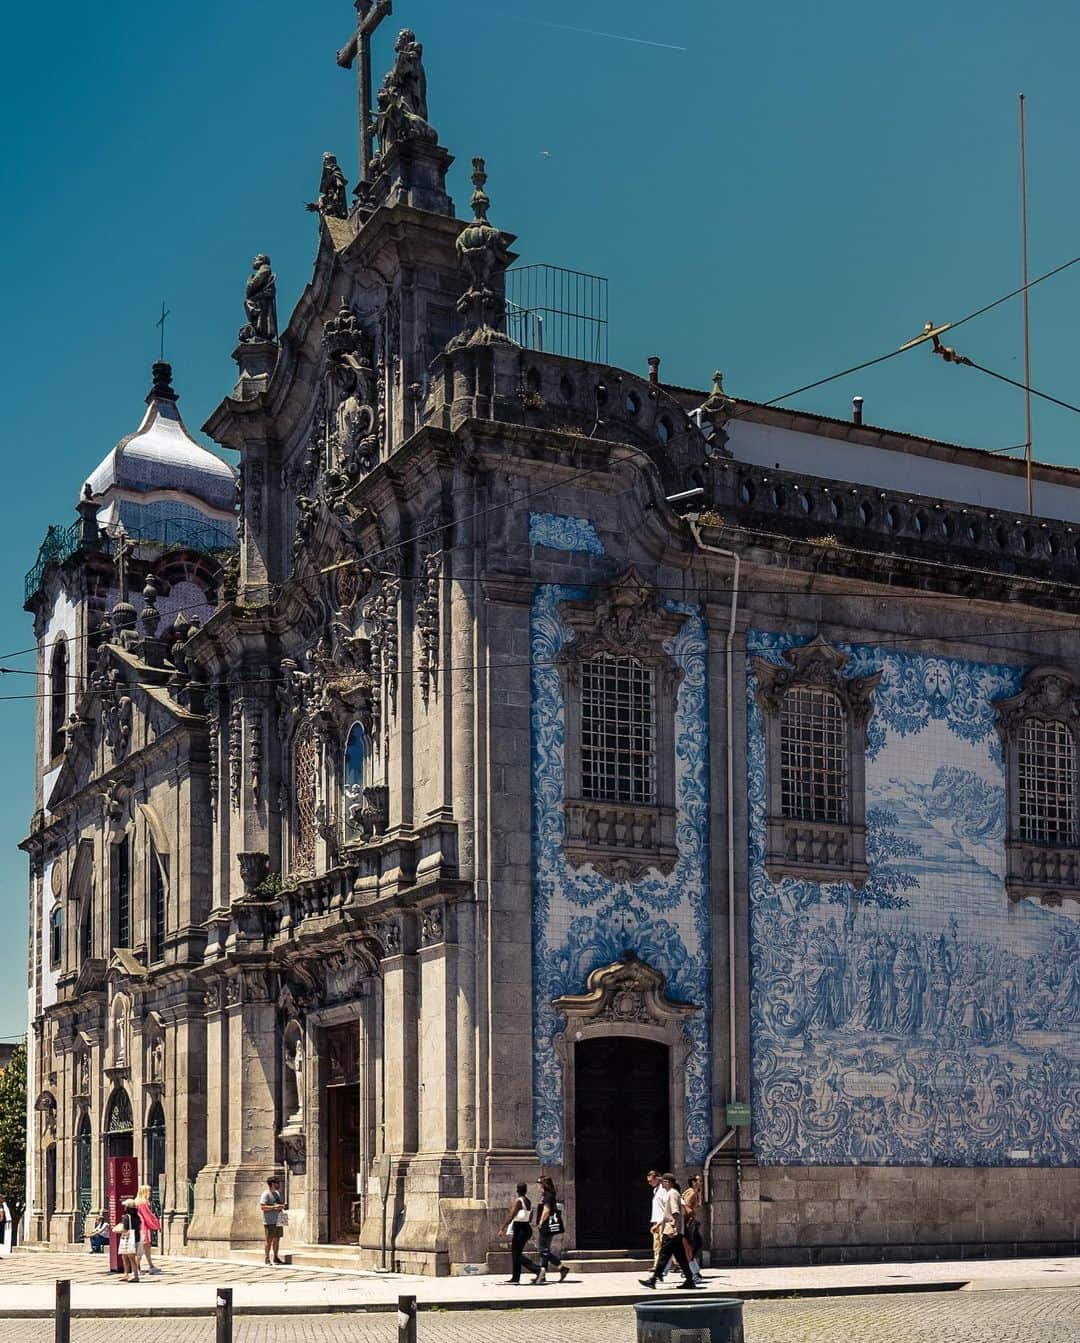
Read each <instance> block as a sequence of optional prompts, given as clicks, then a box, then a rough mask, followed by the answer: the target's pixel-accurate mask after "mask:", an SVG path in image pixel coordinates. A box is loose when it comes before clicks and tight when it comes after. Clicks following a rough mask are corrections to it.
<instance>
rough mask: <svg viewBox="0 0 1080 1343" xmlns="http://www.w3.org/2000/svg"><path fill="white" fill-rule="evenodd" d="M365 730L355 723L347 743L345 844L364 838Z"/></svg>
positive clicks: (344, 784)
mask: <svg viewBox="0 0 1080 1343" xmlns="http://www.w3.org/2000/svg"><path fill="white" fill-rule="evenodd" d="M364 755H365V750H364V729H363V727H362V726H361V724H360V723H354V724H353V725H352V727H351V728H350V729H349V736H348V739H347V741H346V742H345V764H344V775H343V779H342V794H343V797H344V802H345V843H346V844H353V843H355V842H356V841H357V840H360V839H363V838H364V827H363V824H362V822H361V815H362V811H363V806H364Z"/></svg>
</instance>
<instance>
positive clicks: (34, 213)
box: [0, 0, 1080, 1035]
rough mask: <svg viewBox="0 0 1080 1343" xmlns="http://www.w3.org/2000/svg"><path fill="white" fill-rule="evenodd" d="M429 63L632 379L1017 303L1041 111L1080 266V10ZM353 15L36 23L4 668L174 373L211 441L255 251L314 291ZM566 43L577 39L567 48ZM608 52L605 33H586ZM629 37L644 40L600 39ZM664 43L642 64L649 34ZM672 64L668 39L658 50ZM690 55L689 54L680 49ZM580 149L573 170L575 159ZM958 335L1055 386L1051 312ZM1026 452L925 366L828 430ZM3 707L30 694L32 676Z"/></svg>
mask: <svg viewBox="0 0 1080 1343" xmlns="http://www.w3.org/2000/svg"><path fill="white" fill-rule="evenodd" d="M394 7H395V14H394V16H393V19H392V20H391V21H390V22H389V23H388V24H387V25H384V28H383V30H382V33H381V34H380V37H379V39H378V45H377V51H376V59H375V63H374V64H375V71H376V78H377V79H378V78H380V77H381V74H382V71H383V70H384V69H385V68H386V67H387V66H388V64H389V56H388V53H389V51H390V47H391V40H392V34H393V32H395V31H396V30H397V28H398V27H400V26H403V25H406V24H407V25H409V26H410V27H413V28H415V29H416V31H417V34H418V36H419V38H420V39H421V41H422V42H423V43H424V47H425V55H426V62H427V69H428V83H429V95H430V106H431V116H432V120H433V122H434V124H435V125H436V126H437V128H438V130H439V131H440V134H441V138H442V141H443V143H444V144H445V145H446V146H447V147H448V148H449V149H450V150H451V151H452V152H453V153H455V154H456V155H457V163H456V164H455V166H454V169H453V170H452V179H453V180H452V189H453V194H454V196H455V199H456V201H457V203H458V209H459V213H464V210H465V206H466V204H467V201H468V195H469V185H468V181H467V173H468V167H469V159H470V157H471V156H472V155H473V154H478V153H479V154H484V155H485V156H486V157H487V161H488V171H489V173H490V180H489V183H488V190H489V192H490V194H491V198H492V202H493V206H492V212H491V215H492V219H493V221H494V222H495V223H497V224H499V225H500V226H501V227H503V228H505V229H508V230H510V231H512V232H514V233H516V234H517V235H518V238H519V242H518V244H517V246H518V250H519V251H520V253H521V258H522V261H548V262H552V263H555V264H558V265H564V266H570V267H574V268H578V269H582V270H587V271H593V272H597V273H599V274H603V275H606V276H608V277H609V278H610V282H611V288H610V294H611V318H612V330H611V349H610V353H611V358H612V360H613V361H614V362H616V363H619V364H622V365H625V366H628V367H630V368H635V369H644V366H645V359H646V357H647V356H648V355H650V354H653V353H657V354H660V355H662V356H663V360H664V363H663V375H664V376H665V378H667V379H669V380H671V381H676V382H680V383H683V384H690V385H697V386H701V387H705V386H707V385H708V381H709V377H710V375H711V373H712V370H713V369H714V368H715V367H721V368H723V369H724V371H725V373H726V375H727V386H728V389H729V390H730V391H732V392H734V393H736V394H742V395H745V396H749V397H754V398H758V399H762V400H764V399H768V398H771V397H773V396H776V395H779V394H780V393H781V392H784V391H786V390H788V389H790V388H793V387H797V386H798V385H800V384H802V383H805V382H809V381H811V380H813V379H815V378H817V377H821V376H824V375H825V374H828V373H830V372H833V371H836V370H838V369H840V368H843V367H845V366H847V365H850V364H854V363H856V362H858V361H859V360H860V359H863V358H868V357H870V356H872V355H875V354H879V353H882V352H883V351H885V350H889V349H892V348H895V346H896V345H898V344H899V343H900V342H902V341H903V340H905V339H907V338H908V337H910V336H912V335H914V334H915V333H916V332H917V331H919V330H920V329H921V327H922V324H923V322H924V320H925V319H926V318H928V317H932V318H934V319H935V320H937V321H943V320H947V319H948V318H950V317H955V316H959V315H962V314H963V313H965V312H967V311H969V310H971V309H973V308H975V307H978V306H979V305H980V304H982V303H984V302H987V301H989V300H990V299H992V298H994V297H996V296H997V295H999V294H1001V293H1004V292H1005V291H1006V290H1008V289H1010V288H1012V287H1014V285H1016V284H1017V283H1018V282H1019V271H1020V256H1019V228H1018V217H1019V206H1018V185H1017V179H1018V170H1017V129H1016V95H1017V93H1018V91H1019V90H1021V89H1023V90H1024V92H1025V93H1026V94H1027V99H1028V133H1029V154H1028V159H1029V181H1030V212H1031V228H1030V233H1031V266H1032V273H1033V274H1036V273H1038V272H1039V271H1041V270H1043V269H1048V268H1049V267H1050V266H1052V265H1054V264H1056V263H1058V262H1060V261H1063V260H1065V259H1067V258H1069V257H1071V256H1073V255H1076V254H1077V253H1080V228H1078V227H1077V215H1078V208H1080V200H1078V197H1080V185H1078V179H1077V174H1076V171H1075V163H1076V139H1077V126H1078V121H1080V91H1078V85H1077V81H1076V73H1075V62H1076V52H1077V50H1078V49H1080V10H1078V9H1077V7H1076V6H1075V4H1067V3H1048V2H1040V0H1029V3H1026V4H1019V3H1015V4H1004V3H998V2H995V0H982V2H981V3H959V2H958V0H951V2H950V3H948V4H942V3H940V0H936V2H935V3H927V2H926V0H909V2H908V3H907V4H904V5H881V4H867V3H866V0H861V2H860V3H847V2H846V0H845V2H840V0H829V2H827V3H826V4H824V5H818V6H810V5H806V4H804V3H795V2H794V0H778V2H777V3H773V4H770V5H756V6H749V5H739V6H734V5H732V6H727V5H723V4H720V3H718V2H717V0H670V2H669V3H667V4H664V5H658V4H656V3H655V0H651V2H649V3H647V2H646V0H551V2H550V3H548V4H547V5H537V4H531V3H526V2H525V0H488V3H486V4H484V3H478V4H472V3H467V2H463V3H446V0H440V2H439V3H436V0H395V5H394ZM352 17H353V10H352V5H351V4H350V3H349V0H307V3H304V4H297V3H295V0H231V3H229V4H227V5H225V4H215V5H210V4H190V5H184V6H176V5H172V6H160V5H157V6H155V5H147V4H145V3H139V4H136V3H134V0H115V2H114V3H112V4H109V5H98V6H87V5H85V4H82V3H80V4H74V3H71V0H60V2H59V3H54V4H51V5H36V6H35V5H20V6H17V7H14V8H13V9H12V10H11V12H10V13H9V15H8V18H7V21H6V24H5V34H6V35H5V42H4V49H3V55H2V57H0V60H2V62H3V70H2V78H0V111H2V114H3V116H2V121H3V124H4V125H5V126H6V127H7V133H6V137H5V145H4V153H3V156H2V162H0V190H2V196H0V198H2V199H3V201H4V208H3V212H2V214H0V292H2V293H3V295H4V299H5V305H4V306H5V314H4V317H5V335H6V340H5V356H4V359H3V361H2V370H0V379H2V388H0V391H2V400H0V406H2V416H3V440H4V459H5V464H6V472H7V499H8V503H7V508H6V514H7V519H8V521H7V523H6V525H5V527H4V529H3V547H4V559H5V564H4V566H3V571H2V574H0V665H7V666H19V667H24V668H30V667H32V665H33V663H32V659H31V658H29V657H19V658H6V659H5V658H4V657H3V656H2V655H5V654H7V653H9V652H13V651H15V650H19V649H25V648H26V647H27V646H28V645H29V644H30V643H32V640H33V636H32V632H31V626H30V619H29V617H28V616H27V615H26V613H25V612H23V611H22V609H21V607H22V581H23V575H24V573H25V571H26V570H27V569H28V568H30V566H31V565H32V563H33V561H34V557H35V554H36V551H37V547H38V544H39V542H40V540H41V536H42V534H43V533H44V530H45V527H46V525H47V524H48V523H50V522H66V521H68V520H69V519H71V518H72V517H73V516H74V515H73V512H72V509H73V506H74V503H75V500H76V497H77V494H78V490H79V487H80V485H81V483H82V481H83V480H84V479H85V478H86V476H87V474H88V472H89V471H90V470H91V469H92V468H93V467H94V466H95V465H96V463H97V462H98V461H99V460H100V459H101V457H103V456H104V455H105V453H106V452H107V451H108V449H109V448H110V447H111V446H112V445H113V444H114V443H115V441H116V440H117V438H119V437H120V436H121V435H122V434H124V433H126V432H128V431H130V430H131V429H132V428H134V427H135V425H136V423H137V421H138V419H139V415H140V412H141V410H142V398H143V396H144V395H145V393H146V391H147V390H148V386H149V365H150V362H151V360H152V359H153V358H155V357H156V354H157V332H156V330H155V327H154V323H155V320H156V318H157V314H158V309H159V305H160V302H161V300H162V299H163V298H164V299H165V300H166V302H167V303H168V305H169V307H170V308H171V309H172V313H173V315H172V317H171V318H170V320H169V324H168V333H167V350H166V354H167V357H168V358H169V359H170V360H171V361H172V362H173V364H174V367H175V383H176V387H177V389H178V390H179V392H180V393H181V398H182V399H181V408H182V410H183V411H184V414H185V416H186V418H187V421H188V424H189V425H190V426H191V427H192V428H197V427H198V426H199V425H200V424H201V423H202V421H203V420H204V419H205V418H206V416H207V415H208V413H209V412H210V411H211V410H212V408H213V407H214V405H215V404H216V403H217V402H218V400H219V399H220V398H221V397H222V395H224V394H225V393H226V392H227V391H228V390H229V388H230V387H231V385H232V381H233V376H234V372H235V369H234V366H233V364H232V362H231V361H230V358H229V354H230V351H231V350H232V348H233V344H234V338H235V335H236V330H237V327H238V326H239V324H240V322H241V320H242V310H241V295H242V292H243V284H244V278H245V276H246V274H247V271H248V264H249V261H250V258H251V256H252V254H253V253H254V252H255V251H258V250H265V251H267V252H269V253H270V254H271V256H272V258H273V262H274V267H275V269H276V271H277V275H278V298H279V307H280V309H281V316H282V321H283V322H284V320H285V318H286V317H287V314H288V312H289V310H290V308H291V306H292V303H293V302H294V301H295V299H296V297H297V296H298V294H299V293H300V290H301V288H302V286H303V284H304V283H305V281H306V280H307V278H308V277H309V275H310V269H311V263H312V258H313V255H314V243H315V232H316V221H315V218H314V216H312V215H310V214H307V213H305V211H304V208H303V207H304V202H305V201H308V200H311V199H313V197H314V195H315V192H316V189H317V181H318V173H319V162H320V155H321V153H322V151H323V150H325V149H332V150H334V151H335V152H336V153H337V154H338V155H339V157H340V159H341V161H342V164H343V166H344V167H345V169H346V172H347V174H348V176H349V178H350V181H351V180H352V179H353V177H354V176H355V167H354V164H355V93H354V88H355V86H354V82H353V79H352V76H351V75H349V74H347V73H345V72H344V71H342V70H340V69H338V68H337V66H336V65H335V63H334V52H335V50H336V48H337V47H338V46H340V45H341V44H342V43H343V41H344V40H345V37H346V35H347V34H348V32H349V30H350V25H351V22H352ZM558 25H567V27H561V26H558ZM570 28H577V29H593V30H596V32H595V34H590V33H585V32H580V31H570V30H569V29H570ZM596 34H614V35H618V36H601V35H596ZM620 37H621V38H635V39H639V41H629V40H620ZM650 42H651V43H658V44H665V45H646V43H650ZM672 48H676V49H672ZM545 151H546V153H545ZM1031 309H1032V321H1033V332H1034V335H1033V382H1034V384H1035V386H1037V387H1040V388H1042V389H1044V390H1047V391H1049V392H1051V393H1053V394H1055V395H1057V396H1060V397H1063V398H1065V399H1066V400H1071V401H1077V402H1080V385H1078V384H1080V378H1078V376H1077V367H1076V366H1077V350H1078V346H1080V341H1078V339H1077V329H1078V327H1080V266H1077V267H1076V268H1075V269H1073V270H1071V271H1069V272H1067V273H1066V274H1065V275H1064V276H1062V277H1061V278H1059V279H1056V280H1052V281H1049V282H1048V283H1047V284H1045V285H1043V286H1041V287H1039V288H1038V289H1036V290H1035V291H1034V293H1033V295H1032V302H1031ZM956 344H957V345H958V346H959V347H960V348H961V349H962V350H964V351H965V352H967V353H969V354H971V355H972V356H973V357H974V358H976V359H978V360H979V362H981V363H985V364H988V365H989V366H991V367H994V368H998V369H1000V370H1001V371H1003V372H1005V373H1007V374H1009V375H1010V376H1015V377H1021V376H1022V367H1023V366H1022V360H1021V356H1020V349H1021V346H1020V305H1019V301H1018V300H1017V301H1014V302H1012V303H1010V304H1007V305H1005V306H1004V307H1002V308H1000V309H998V310H997V311H996V312H995V313H994V314H992V315H991V316H989V317H987V318H985V319H983V320H980V321H979V322H977V323H972V324H971V325H969V326H967V327H965V328H964V329H963V332H962V333H958V335H957V340H956ZM855 392H858V393H861V394H862V395H864V396H865V397H866V417H867V419H868V420H869V421H871V422H873V423H876V424H884V425H890V426H895V427H898V428H903V429H908V430H912V431H915V432H919V433H924V434H929V435H932V436H936V437H941V438H946V439H951V440H955V441H959V442H965V443H971V444H975V445H978V446H982V447H989V448H998V447H1006V446H1009V445H1010V444H1014V443H1018V442H1020V441H1021V440H1022V438H1023V407H1022V398H1021V396H1020V394H1019V393H1017V392H1013V391H1011V390H1009V389H1007V388H1003V387H1001V386H999V385H997V384H995V383H993V382H991V381H990V380H989V379H986V378H985V377H983V376H982V375H981V374H978V373H975V372H973V371H970V370H965V369H957V368H949V367H946V366H944V365H942V364H941V362H940V361H937V360H934V359H932V358H931V356H930V355H929V354H928V353H927V352H926V351H925V350H919V351H916V352H914V353H912V354H908V355H905V356H903V357H902V358H900V359H896V360H893V361H891V362H890V363H888V364H885V365H883V366H881V367H880V368H877V369H873V370H870V371H869V372H867V373H864V374H860V375H858V376H856V377H855V378H853V379H850V380H845V381H841V382H839V383H835V384H832V385H830V386H829V387H826V388H822V389H819V390H817V391H815V392H812V393H809V394H807V395H806V396H805V397H804V398H802V399H801V401H800V403H799V404H803V405H806V406H808V407H811V408H814V409H818V410H821V411H824V412H826V413H830V414H835V415H846V414H847V413H848V411H849V408H850V398H851V395H852V394H853V393H855ZM1035 416H1036V418H1035V442H1036V451H1037V455H1039V456H1041V457H1043V458H1045V459H1046V460H1050V461H1055V462H1068V463H1073V464H1080V451H1078V448H1077V435H1078V430H1080V418H1078V417H1077V416H1076V415H1074V414H1070V413H1068V412H1065V411H1060V410H1057V409H1055V408H1053V407H1048V406H1042V405H1036V411H1035ZM0 681H2V690H3V691H4V692H6V693H8V694H12V695H14V694H20V693H23V694H25V693H28V692H29V691H30V690H31V689H32V686H33V682H32V681H31V680H30V679H29V678H25V677H22V676H14V675H11V676H4V677H2V678H0ZM31 726H32V725H31V706H30V703H29V701H26V700H20V699H15V700H9V701H6V702H3V703H0V733H2V740H3V742H4V750H5V756H6V761H7V768H6V769H5V770H4V772H3V777H2V779H0V788H2V790H3V792H2V794H0V799H2V805H0V901H2V908H3V911H4V914H5V916H6V917H5V924H4V926H5V928H6V930H7V931H8V934H9V937H8V951H9V968H8V973H7V974H5V975H3V976H0V1035H10V1034H12V1033H14V1032H16V1031H19V1030H21V1029H22V1028H23V1024H24V1021H25V987H24V986H25V973H24V970H25V964H26V957H25V952H24V937H25V911H26V894H25V892H26V863H25V859H24V857H23V855H22V854H20V853H19V852H18V851H17V850H16V849H15V847H14V846H15V843H16V841H17V840H18V838H19V837H21V835H23V834H24V833H25V830H26V826H27V822H28V820H29V816H30V812H31V808H32V793H31V786H32V783H31Z"/></svg>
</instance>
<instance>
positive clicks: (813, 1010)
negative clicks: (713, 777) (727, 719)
mask: <svg viewBox="0 0 1080 1343" xmlns="http://www.w3.org/2000/svg"><path fill="white" fill-rule="evenodd" d="M801 642H804V641H803V640H801V639H796V638H792V637H790V636H786V635H778V634H770V633H763V632H756V631H752V632H751V633H750V634H749V636H748V646H747V651H748V655H750V656H758V657H763V658H766V659H769V660H770V661H775V662H779V661H780V660H781V659H782V657H783V653H784V651H785V649H787V648H790V647H792V646H793V645H795V644H798V643H801ZM841 648H842V650H843V651H844V652H846V653H848V654H849V655H850V657H851V661H850V662H849V663H848V665H847V667H846V668H845V674H846V675H850V676H866V675H869V674H871V673H872V672H878V671H879V672H881V674H882V675H881V681H880V683H879V685H878V688H877V690H876V691H875V694H874V713H873V717H872V718H871V720H870V727H869V732H868V749H867V762H866V790H867V798H866V803H867V848H868V858H869V863H870V879H869V881H868V882H867V884H866V886H865V887H864V888H863V889H862V890H861V891H856V890H855V889H854V888H853V887H852V886H850V885H848V884H843V883H837V884H833V885H818V884H816V883H814V882H808V881H798V880H794V879H792V878H785V879H784V880H782V881H781V882H780V883H779V884H774V883H773V882H772V881H770V879H769V877H768V876H767V874H766V872H765V866H764V861H763V860H764V848H765V845H764V840H765V810H766V793H765V741H764V734H763V730H762V719H761V712H760V709H759V707H758V705H757V703H756V701H755V699H754V689H755V684H754V677H753V673H752V671H751V672H750V674H749V678H748V679H749V685H748V703H747V713H748V723H749V731H748V743H747V772H748V781H749V812H750V826H749V882H750V938H751V943H750V978H751V1054H752V1070H753V1105H754V1150H755V1153H756V1155H757V1158H758V1160H759V1161H760V1162H762V1163H780V1164H797V1165H813V1164H828V1165H832V1164H856V1163H862V1164H868V1165H893V1164H898V1165H918V1164H931V1163H934V1164H943V1165H973V1166H974V1165H996V1164H1003V1163H1010V1164H1014V1163H1019V1164H1031V1165H1038V1164H1074V1163H1076V1162H1078V1161H1080V914H1078V913H1077V912H1076V911H1075V910H1070V909H1069V908H1068V907H1067V905H1066V906H1065V907H1063V908H1061V909H1055V910H1052V909H1048V908H1045V907H1043V906H1042V905H1039V904H1038V903H1037V902H1035V901H1032V900H1024V901H1021V902H1020V903H1019V904H1013V903H1012V902H1011V901H1010V900H1009V898H1008V895H1007V893H1006V890H1005V881H1004V876H1005V776H1004V770H1003V766H1002V757H1001V746H1000V740H999V738H998V735H997V732H996V731H995V727H994V723H995V715H994V708H993V704H994V701H995V700H998V699H1001V698H1004V697H1006V696H1009V695H1013V694H1015V693H1016V692H1017V691H1018V690H1019V688H1020V682H1021V678H1022V671H1021V670H1020V669H1018V668H1015V667H1008V666H998V665H993V664H987V663H974V662H961V661H957V660H952V659H947V658H938V657H928V656H923V655H916V654H906V653H898V652H894V651H893V650H891V649H883V648H873V647H865V646H861V645H854V646H848V645H841Z"/></svg>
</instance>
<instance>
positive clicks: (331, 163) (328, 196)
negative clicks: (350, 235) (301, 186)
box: [307, 150, 349, 219]
mask: <svg viewBox="0 0 1080 1343" xmlns="http://www.w3.org/2000/svg"><path fill="white" fill-rule="evenodd" d="M322 157H323V164H322V176H321V177H320V179H319V199H318V200H317V201H309V202H308V207H307V208H308V209H309V210H313V211H314V212H315V213H316V214H321V215H324V216H326V217H327V218H330V219H345V218H347V216H348V213H349V206H348V203H347V201H346V199H345V174H344V173H343V172H342V171H341V166H340V164H339V163H338V161H337V158H336V157H335V156H334V155H333V154H331V153H330V152H329V150H328V151H327V152H326V153H325V154H324V155H323V156H322Z"/></svg>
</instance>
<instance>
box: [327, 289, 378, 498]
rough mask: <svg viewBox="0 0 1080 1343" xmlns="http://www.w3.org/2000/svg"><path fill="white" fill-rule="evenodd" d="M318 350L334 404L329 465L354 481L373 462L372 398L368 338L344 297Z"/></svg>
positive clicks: (374, 395)
mask: <svg viewBox="0 0 1080 1343" xmlns="http://www.w3.org/2000/svg"><path fill="white" fill-rule="evenodd" d="M323 346H324V348H325V350H326V355H327V370H328V372H329V374H330V381H331V383H332V386H333V395H334V402H335V405H334V409H333V411H332V417H331V423H332V425H333V439H334V444H335V446H336V448H337V453H336V461H335V462H334V463H332V464H331V465H334V466H337V465H340V466H342V467H343V468H344V472H345V476H346V477H347V480H355V479H356V478H357V477H358V476H359V475H361V474H362V473H363V472H365V471H369V470H370V469H371V467H372V466H374V465H375V462H376V461H377V460H378V449H379V434H378V395H377V388H376V378H375V370H374V368H373V367H372V362H371V360H372V340H371V337H370V336H369V335H368V333H367V332H366V331H365V330H364V328H363V326H362V325H361V324H360V319H359V318H358V317H357V315H356V314H355V313H354V312H353V311H352V309H351V308H350V307H349V306H348V304H347V303H346V302H345V300H344V298H342V300H341V309H340V311H339V312H338V313H336V314H335V316H334V317H332V318H331V319H330V321H328V322H327V323H326V325H325V327H324V329H323ZM346 483H347V481H346Z"/></svg>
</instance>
